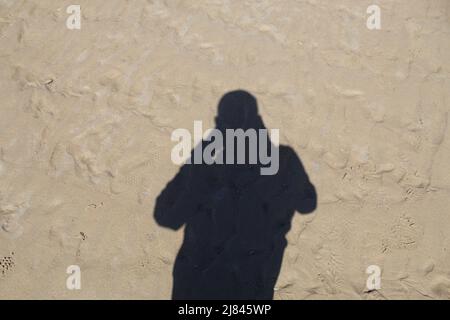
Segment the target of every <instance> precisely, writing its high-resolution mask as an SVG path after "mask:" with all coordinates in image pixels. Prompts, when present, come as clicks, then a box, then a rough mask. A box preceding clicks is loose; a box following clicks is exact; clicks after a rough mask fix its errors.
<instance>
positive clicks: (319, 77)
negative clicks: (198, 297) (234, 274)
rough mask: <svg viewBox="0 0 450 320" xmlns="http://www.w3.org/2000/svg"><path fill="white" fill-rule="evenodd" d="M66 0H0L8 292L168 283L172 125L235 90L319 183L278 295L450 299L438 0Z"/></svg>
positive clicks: (449, 18) (447, 132) (146, 290)
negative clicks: (164, 204)
mask: <svg viewBox="0 0 450 320" xmlns="http://www.w3.org/2000/svg"><path fill="white" fill-rule="evenodd" d="M76 3H77V4H80V5H81V12H82V17H81V18H82V20H81V29H80V30H69V29H68V28H67V27H66V19H67V18H68V16H69V15H68V14H67V13H66V8H67V6H69V5H71V4H73V2H71V1H65V0H64V1H55V0H23V1H19V0H0V96H1V101H0V111H1V116H0V298H7V299H9V298H25V299H27V298H44V299H53V298H62V299H79V298H89V299H91V298H106V299H110V298H138V299H141V298H143V299H167V298H170V295H171V288H172V268H173V263H174V259H175V256H176V254H177V251H178V249H179V247H180V244H181V242H182V237H183V231H182V230H180V231H177V232H174V231H172V230H169V229H165V228H162V227H161V226H158V224H157V223H156V222H155V220H154V218H153V209H154V205H155V199H156V198H157V196H158V195H159V194H160V192H161V190H163V189H164V187H165V186H166V184H167V182H168V181H170V179H172V178H173V177H174V175H175V174H176V173H177V171H178V170H179V168H178V167H177V166H176V165H174V164H173V163H172V161H171V158H170V153H171V149H172V147H173V146H174V142H172V141H171V140H170V135H171V132H172V131H173V130H174V129H176V128H188V129H190V130H192V127H193V121H194V120H202V121H203V123H204V126H205V127H213V126H214V117H215V115H216V110H217V103H218V101H219V99H220V98H221V96H222V95H223V94H224V93H226V92H227V91H230V90H233V89H237V88H242V89H245V90H247V91H249V92H251V93H252V94H253V95H254V96H255V97H256V98H257V99H258V104H259V109H260V114H261V116H262V118H263V119H264V122H265V124H266V126H267V127H268V128H279V129H280V142H281V143H282V144H285V145H289V146H291V147H292V148H293V149H294V150H295V151H296V153H297V154H298V156H299V157H300V158H301V160H302V162H303V164H304V166H305V169H306V171H307V172H308V175H309V177H310V179H311V181H312V183H314V185H315V187H316V190H317V196H318V206H317V209H316V210H315V211H314V213H312V214H310V215H296V216H295V217H294V220H293V222H292V227H291V230H290V232H289V233H288V235H287V240H288V246H287V248H286V251H285V254H284V259H283V264H282V268H281V273H280V276H279V278H278V281H277V284H276V287H275V297H274V298H275V299H344V298H349V299H413V298H416V299H450V234H449V231H450V211H449V208H450V128H449V126H448V121H449V110H450V78H449V77H450V1H448V0H392V1H388V0H383V1H382V0H339V1H337V0H336V1H329V0H296V1H294V0H283V1H281V0H280V1H276V0H259V1H257V0H255V1H237V0H236V1H234V0H228V1H222V0H209V1H206V0H205V1H188V0H186V1H181V0H165V1H164V0H161V1H159V0H147V1H144V0H136V1H125V0H109V1H100V0H98V1H97V0H95V1H94V0H78V1H77V2H76ZM374 3H375V4H378V5H379V6H380V8H381V30H369V29H368V28H367V27H366V20H367V17H368V14H367V13H366V9H367V7H368V6H369V5H371V4H374ZM70 265H78V266H80V268H81V281H82V282H81V283H82V289H81V290H68V289H67V288H66V279H67V277H68V274H67V273H66V269H67V267H68V266H70ZM370 265H377V266H379V267H380V268H381V271H382V275H381V288H380V289H379V290H368V289H367V288H366V280H367V277H368V274H366V269H367V267H368V266H370Z"/></svg>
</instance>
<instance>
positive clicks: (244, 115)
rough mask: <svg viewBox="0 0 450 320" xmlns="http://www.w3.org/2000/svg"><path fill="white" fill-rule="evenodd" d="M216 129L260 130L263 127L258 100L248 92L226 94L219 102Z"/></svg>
mask: <svg viewBox="0 0 450 320" xmlns="http://www.w3.org/2000/svg"><path fill="white" fill-rule="evenodd" d="M217 109H218V110H217V116H216V127H217V128H218V129H219V130H225V129H243V130H247V129H259V128H261V127H262V126H263V124H262V119H261V117H260V115H259V114H258V104H257V102H256V98H255V97H254V96H253V95H252V94H250V93H249V92H247V91H244V90H235V91H231V92H228V93H226V94H225V95H224V96H223V97H222V98H221V99H220V102H219V106H218V108H217Z"/></svg>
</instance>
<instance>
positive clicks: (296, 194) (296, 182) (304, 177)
mask: <svg viewBox="0 0 450 320" xmlns="http://www.w3.org/2000/svg"><path fill="white" fill-rule="evenodd" d="M289 153H290V155H289V156H290V161H289V180H290V185H291V192H292V195H291V196H292V197H293V201H294V208H295V210H296V211H297V212H299V213H302V214H307V213H311V212H313V211H314V210H315V209H316V208H317V193H316V188H315V187H314V185H313V184H312V183H311V182H310V181H309V177H308V174H307V173H306V171H305V169H304V167H303V164H302V163H301V161H300V159H299V158H298V156H297V155H296V154H295V152H294V151H293V150H291V149H290V150H289Z"/></svg>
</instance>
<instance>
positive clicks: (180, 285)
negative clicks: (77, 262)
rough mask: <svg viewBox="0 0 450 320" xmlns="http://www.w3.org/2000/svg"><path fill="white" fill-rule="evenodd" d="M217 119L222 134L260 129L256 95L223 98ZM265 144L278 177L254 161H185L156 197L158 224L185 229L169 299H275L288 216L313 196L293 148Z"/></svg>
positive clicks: (305, 207)
mask: <svg viewBox="0 0 450 320" xmlns="http://www.w3.org/2000/svg"><path fill="white" fill-rule="evenodd" d="M215 120H216V129H218V130H220V131H221V132H224V133H225V130H226V129H239V128H240V129H243V130H244V131H246V130H248V129H256V130H259V129H265V126H264V124H263V122H262V119H261V117H260V116H259V114H258V109H257V102H256V99H255V98H254V97H253V96H252V95H251V94H250V93H248V92H246V91H241V90H239V91H233V92H229V93H227V94H225V95H224V96H223V97H222V99H221V100H220V103H219V107H218V115H217V117H216V119H215ZM298 125H299V126H300V125H301V123H299V124H298ZM224 137H225V134H224ZM258 139H259V137H258ZM224 140H225V138H224ZM209 143H210V141H209V139H205V140H203V141H202V144H199V145H198V146H196V147H195V148H202V149H204V148H205V147H206V146H207V145H208V144H209ZM224 145H226V143H225V142H224ZM259 147H260V145H259ZM259 147H258V148H259ZM245 148H248V143H247V145H246V146H245ZM267 148H268V150H269V151H270V152H271V153H273V152H279V169H278V172H277V173H276V174H273V175H262V174H261V170H260V169H261V168H262V167H264V165H262V164H260V163H257V164H209V165H208V164H205V163H203V164H187V163H186V164H184V165H183V166H182V167H181V169H180V171H179V172H178V174H177V175H176V176H175V177H174V178H173V179H172V180H171V181H170V182H169V183H168V184H167V186H166V188H165V189H164V190H163V191H162V192H161V194H160V195H159V196H158V198H157V200H156V205H155V209H154V217H155V220H156V221H157V223H158V224H159V225H161V226H163V227H167V228H170V229H173V230H179V229H180V228H181V227H182V226H185V229H184V241H183V244H182V246H181V248H180V250H179V252H178V255H177V257H176V261H175V265H174V268H173V290H172V298H173V299H272V298H273V293H274V286H275V283H276V281H277V278H278V275H279V272H280V268H281V262H282V259H283V253H284V250H285V248H286V245H287V241H286V234H287V232H288V231H289V229H290V227H291V220H292V218H293V216H294V214H295V212H299V213H310V212H312V211H314V210H315V208H316V204H317V195H316V192H315V188H314V186H313V185H312V184H311V182H310V181H309V179H308V175H307V174H306V172H305V170H304V168H303V166H302V163H301V161H300V159H299V157H298V156H297V155H296V154H295V152H294V150H293V149H291V148H290V147H288V146H281V145H280V146H276V145H275V144H274V143H272V142H271V141H270V140H268V146H267ZM247 151H248V150H247ZM222 152H223V153H224V154H226V152H227V148H226V147H224V149H223V151H222ZM232 152H234V153H236V148H234V151H232ZM193 153H194V150H192V153H191V157H192V156H193ZM246 154H247V155H248V152H246ZM234 156H235V158H236V156H237V155H236V154H234ZM188 162H189V161H188ZM258 162H259V161H258ZM192 163H193V161H192Z"/></svg>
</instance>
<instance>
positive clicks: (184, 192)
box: [154, 165, 195, 230]
mask: <svg viewBox="0 0 450 320" xmlns="http://www.w3.org/2000/svg"><path fill="white" fill-rule="evenodd" d="M189 180H190V168H189V167H188V166H186V165H184V166H183V167H182V168H181V169H180V171H179V172H178V174H177V175H176V176H175V178H173V179H172V181H170V182H169V183H168V184H167V186H166V187H165V188H164V190H163V191H162V192H161V193H160V195H159V196H158V198H156V204H155V209H154V218H155V221H156V222H157V223H158V224H159V225H160V226H162V227H166V228H170V229H173V230H178V229H180V228H181V227H182V226H183V224H185V223H186V220H187V218H188V216H189V214H190V213H191V212H193V211H195V199H194V198H193V196H192V188H193V186H190V183H189V182H190V181H189Z"/></svg>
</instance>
